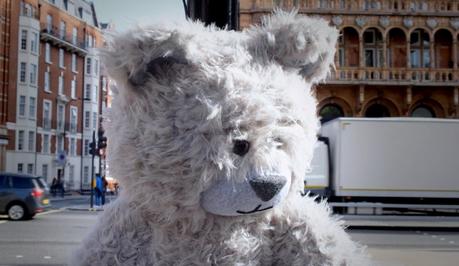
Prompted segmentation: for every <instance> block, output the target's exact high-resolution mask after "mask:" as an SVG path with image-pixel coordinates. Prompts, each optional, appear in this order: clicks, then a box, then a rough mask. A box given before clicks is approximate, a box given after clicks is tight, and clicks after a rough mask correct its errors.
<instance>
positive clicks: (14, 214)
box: [8, 203, 26, 221]
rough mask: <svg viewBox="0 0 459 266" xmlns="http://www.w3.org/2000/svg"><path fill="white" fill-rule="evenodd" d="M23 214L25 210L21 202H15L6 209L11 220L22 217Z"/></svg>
mask: <svg viewBox="0 0 459 266" xmlns="http://www.w3.org/2000/svg"><path fill="white" fill-rule="evenodd" d="M25 216H26V210H25V208H24V206H22V205H21V204H17V203H15V204H13V205H11V206H10V208H9V209H8V217H9V218H10V219H11V220H13V221H17V220H21V219H24V217H25Z"/></svg>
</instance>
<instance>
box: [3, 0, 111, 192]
mask: <svg viewBox="0 0 459 266" xmlns="http://www.w3.org/2000/svg"><path fill="white" fill-rule="evenodd" d="M12 2H13V3H16V5H15V6H14V7H13V9H14V10H16V9H17V11H16V12H17V13H18V14H19V15H18V16H17V17H16V18H12V20H16V21H17V23H18V26H17V28H16V29H15V30H13V29H11V31H12V32H13V33H11V34H10V45H11V46H10V60H9V61H10V64H9V67H8V69H9V71H10V72H14V73H17V74H16V75H15V76H14V75H10V77H9V84H8V86H7V91H8V101H7V102H8V108H7V123H6V127H7V129H8V145H7V150H6V167H5V170H7V171H11V172H23V173H31V174H36V175H41V176H43V177H44V178H45V179H47V180H48V182H50V181H51V179H52V178H53V177H57V178H60V179H61V180H63V181H64V183H65V185H66V187H67V189H85V188H89V182H90V174H91V169H90V167H91V156H90V155H89V153H88V151H89V148H88V145H89V143H90V142H91V138H92V132H93V131H96V135H97V130H98V128H99V124H100V123H99V121H100V110H101V95H102V89H101V86H102V85H103V84H102V80H103V79H104V78H103V77H102V76H101V74H100V71H99V65H100V63H99V58H98V55H97V53H96V50H95V48H96V47H98V46H100V45H102V43H103V40H102V34H101V32H100V29H99V26H98V21H97V17H96V14H95V10H94V6H93V4H92V2H88V1H86V0H21V1H19V0H17V1H12ZM2 3H3V2H2ZM15 23H16V22H15ZM2 31H3V29H2ZM12 70H16V71H12ZM2 88H3V87H2ZM97 163H98V162H97V161H96V165H97ZM96 169H97V167H96Z"/></svg>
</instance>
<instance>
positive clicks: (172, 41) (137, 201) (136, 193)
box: [72, 12, 365, 266]
mask: <svg viewBox="0 0 459 266" xmlns="http://www.w3.org/2000/svg"><path fill="white" fill-rule="evenodd" d="M337 35H338V34H337V31H336V29H334V28H331V27H329V26H328V23H327V22H326V21H324V20H321V19H317V18H309V17H302V16H298V15H296V13H294V12H293V13H286V12H277V13H276V14H274V15H273V16H271V17H266V18H265V19H264V20H263V23H262V25H261V26H258V27H256V26H255V27H252V28H250V29H248V30H245V31H243V32H228V31H223V30H218V29H216V28H214V27H204V26H203V25H202V24H201V23H195V22H187V23H185V24H182V25H166V26H154V27H148V28H139V29H136V30H132V31H130V32H127V33H124V34H120V35H117V36H114V38H113V40H112V41H111V42H110V48H109V49H108V50H106V51H104V52H103V57H104V61H105V65H106V67H107V69H108V71H109V74H110V75H111V76H112V77H113V78H114V79H115V80H116V82H117V88H118V91H117V95H116V97H115V99H114V102H113V108H112V110H111V113H110V115H109V121H108V122H107V124H106V127H107V134H108V137H109V140H110V145H109V152H108V154H109V156H110V158H109V159H110V172H111V174H113V176H115V177H116V178H118V179H119V180H120V183H121V187H122V188H123V189H122V190H121V195H120V196H119V197H118V199H117V200H116V201H115V202H114V203H112V204H110V205H109V206H108V208H106V209H105V211H104V213H103V214H102V216H101V217H100V219H99V221H98V223H97V226H96V227H95V228H94V230H93V231H92V232H91V233H90V234H89V235H88V236H87V238H86V239H85V240H84V242H83V244H82V246H81V247H80V249H79V250H78V251H77V252H76V253H75V256H74V258H73V261H72V264H74V265H340V266H341V265H362V264H365V256H364V255H363V252H362V249H361V248H360V247H358V246H357V245H356V244H355V243H353V242H352V241H351V240H350V238H349V237H348V235H347V234H346V233H345V232H344V230H343V229H342V225H341V224H340V222H338V221H336V220H334V219H333V218H331V217H330V214H329V210H328V207H327V206H326V205H325V204H318V203H316V202H314V199H312V198H310V197H301V195H300V192H301V190H302V187H303V176H304V173H305V171H306V169H307V167H308V165H309V162H310V160H311V157H312V152H313V146H314V143H315V141H316V132H317V129H318V120H317V117H316V109H315V108H316V102H315V99H314V98H313V97H312V96H311V93H310V87H311V86H312V83H313V82H317V81H318V80H321V79H323V78H325V77H326V75H327V73H328V71H329V68H330V66H331V64H332V62H333V57H334V51H335V44H336V39H337ZM235 140H246V141H248V142H249V143H250V149H249V151H248V153H247V154H245V155H243V156H241V155H237V154H235V153H234V152H233V145H234V141H235ZM279 169H282V171H281V170H279ZM270 171H277V172H279V173H281V174H278V175H274V176H281V175H282V176H283V177H284V178H288V181H289V182H288V183H287V185H285V186H284V188H283V189H286V192H285V193H279V195H280V196H278V197H279V198H278V200H276V201H275V202H274V201H273V202H272V205H275V206H274V208H272V209H269V210H266V211H263V212H257V213H253V214H249V215H237V214H235V215H232V214H231V211H234V210H229V211H230V213H229V214H228V216H222V215H219V214H218V212H219V210H218V209H219V204H220V203H218V202H221V204H224V202H226V200H229V201H230V200H232V199H231V197H235V195H238V194H237V193H239V192H241V191H245V190H239V188H238V187H240V186H247V185H244V184H248V182H247V179H248V178H249V176H252V175H253V173H255V174H254V175H256V176H258V177H260V176H261V178H263V177H264V176H265V175H264V174H263V173H266V172H270ZM285 173H287V174H285ZM270 178H273V177H272V175H271V177H270ZM222 184H224V185H222ZM231 184H234V187H233V190H234V191H235V193H236V194H232V192H231V190H225V191H226V192H225V193H223V194H224V195H223V194H222V195H221V197H222V198H223V199H224V200H220V201H219V199H218V198H216V197H218V195H217V196H216V195H215V194H212V193H209V194H210V195H211V196H209V197H205V196H203V195H205V194H206V193H207V192H208V191H212V190H215V189H217V190H218V189H223V190H224V188H222V187H221V186H226V185H231ZM216 186H217V188H216ZM218 186H220V187H218ZM245 188H247V187H245ZM254 195H255V194H254ZM239 196H241V195H239ZM212 201H215V202H217V203H214V202H212ZM258 201H259V202H262V201H260V199H258V198H256V197H255V196H253V195H252V196H242V199H240V200H239V201H238V202H243V203H242V205H243V206H245V207H244V208H246V207H247V208H249V210H250V209H252V208H253V207H254V206H256V205H257V204H258V203H259V202H258ZM211 203H212V204H211ZM235 204H239V203H235ZM269 204H271V203H269ZM203 206H207V207H205V208H204V207H203ZM208 206H212V207H208ZM228 206H229V207H228ZM228 206H226V207H225V208H229V209H231V208H236V207H234V206H236V205H234V206H233V205H228ZM237 208H239V207H237ZM215 213H217V214H215ZM225 215H226V214H225Z"/></svg>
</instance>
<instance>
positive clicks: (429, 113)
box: [411, 104, 435, 117]
mask: <svg viewBox="0 0 459 266" xmlns="http://www.w3.org/2000/svg"><path fill="white" fill-rule="evenodd" d="M411 116H412V117H435V112H434V111H433V110H432V109H431V108H430V107H428V106H426V105H424V104H421V105H419V106H418V107H416V108H415V109H414V110H413V111H412V112H411Z"/></svg>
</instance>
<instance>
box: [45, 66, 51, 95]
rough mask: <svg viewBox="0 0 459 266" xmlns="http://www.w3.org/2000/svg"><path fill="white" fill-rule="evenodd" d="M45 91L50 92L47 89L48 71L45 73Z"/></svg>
mask: <svg viewBox="0 0 459 266" xmlns="http://www.w3.org/2000/svg"><path fill="white" fill-rule="evenodd" d="M45 91H47V92H51V90H50V88H49V72H48V71H46V72H45Z"/></svg>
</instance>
